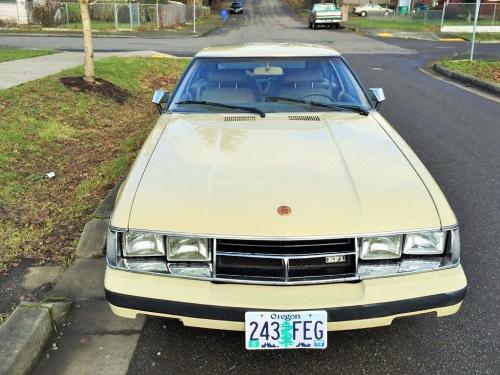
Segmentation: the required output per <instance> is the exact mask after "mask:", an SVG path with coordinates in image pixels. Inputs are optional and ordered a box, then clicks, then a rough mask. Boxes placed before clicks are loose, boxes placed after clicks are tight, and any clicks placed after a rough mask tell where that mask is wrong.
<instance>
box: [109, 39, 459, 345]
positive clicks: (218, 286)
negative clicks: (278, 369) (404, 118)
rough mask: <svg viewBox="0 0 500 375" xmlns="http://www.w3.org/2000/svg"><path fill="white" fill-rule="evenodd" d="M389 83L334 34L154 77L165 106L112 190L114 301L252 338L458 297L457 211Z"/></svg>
mask: <svg viewBox="0 0 500 375" xmlns="http://www.w3.org/2000/svg"><path fill="white" fill-rule="evenodd" d="M384 99H385V96H384V93H383V90H382V89H381V88H372V89H365V88H364V87H363V86H362V85H361V83H360V81H359V79H358V78H357V77H356V76H355V74H354V72H353V70H352V69H351V68H350V67H349V65H348V64H347V61H346V60H345V59H344V58H343V57H342V56H341V55H340V54H339V53H338V52H337V51H335V50H334V49H332V48H329V47H323V46H317V45H311V44H248V45H242V46H227V45H226V46H221V47H208V48H205V49H204V50H203V51H201V52H199V53H198V54H196V55H195V56H194V59H193V60H192V61H191V64H190V65H189V67H188V68H187V71H186V72H185V74H184V75H183V76H182V78H181V80H180V82H179V84H178V85H177V88H176V89H175V91H174V92H173V94H172V95H171V96H170V95H169V94H168V93H167V92H166V91H165V90H158V91H156V92H155V94H154V96H153V102H154V103H155V104H156V105H157V107H158V109H159V111H160V113H161V115H160V118H159V119H158V122H157V124H156V125H155V127H154V128H153V130H152V132H151V134H150V135H149V137H148V139H147V141H146V143H145V144H144V146H143V148H142V150H141V151H140V152H139V155H138V157H137V159H136V161H135V163H134V165H133V166H132V167H131V169H130V172H129V174H128V177H127V178H126V180H125V181H124V183H123V185H122V186H121V189H120V191H119V193H118V196H117V199H116V205H115V208H114V211H113V215H112V217H111V222H110V226H109V232H108V238H107V246H106V248H107V256H106V257H107V264H108V265H107V269H106V276H105V281H104V287H105V293H106V298H107V300H108V302H109V304H110V305H111V309H112V311H113V312H114V313H115V314H117V315H119V316H123V317H128V318H135V317H136V316H139V315H141V314H150V315H155V316H163V317H168V318H174V319H179V320H180V321H182V322H183V323H184V324H185V325H187V326H195V327H203V328H217V329H228V330H241V331H245V337H246V339H245V346H246V348H247V349H252V350H253V349H280V348H290V349H291V348H294V349H295V348H297V349H298V348H309V349H324V348H326V347H327V332H326V331H327V330H329V331H334V330H344V329H355V328H369V327H376V326H385V325H389V324H391V323H392V321H393V320H394V319H399V318H402V317H406V316H412V315H418V314H431V313H434V314H437V316H438V317H441V316H446V315H451V314H454V313H456V312H457V311H458V310H459V308H460V306H461V304H462V300H463V299H464V296H465V291H466V285H467V281H466V278H465V274H464V271H463V269H462V267H461V265H460V241H459V233H458V224H457V219H456V217H455V215H454V213H453V211H452V209H451V208H450V206H449V205H448V202H447V201H446V198H445V196H444V195H443V193H442V192H441V190H440V189H439V187H438V185H437V184H436V182H435V181H434V179H433V178H432V177H431V175H430V173H429V172H428V170H427V169H426V168H425V166H424V165H423V164H422V162H421V161H420V160H419V159H418V157H417V155H416V154H415V153H414V152H413V151H412V150H411V149H410V147H409V146H408V144H406V143H405V141H404V140H403V139H402V138H401V136H400V135H399V134H398V133H397V132H396V130H395V129H394V128H393V127H392V126H391V125H390V124H389V122H388V121H387V120H386V119H385V118H384V117H383V116H382V115H381V114H380V113H379V112H378V110H377V109H378V107H379V105H380V103H381V102H382V101H383V100H384ZM117 121H118V119H117ZM430 121H432V119H431V120H430ZM429 131H430V132H431V131H432V130H429ZM448 323H449V321H448ZM421 328H422V325H421V324H416V325H415V331H418V330H420V329H421ZM441 329H442V330H443V331H445V330H446V329H447V328H446V324H445V325H443V326H442V328H441ZM218 337H220V336H218ZM242 344H243V343H242Z"/></svg>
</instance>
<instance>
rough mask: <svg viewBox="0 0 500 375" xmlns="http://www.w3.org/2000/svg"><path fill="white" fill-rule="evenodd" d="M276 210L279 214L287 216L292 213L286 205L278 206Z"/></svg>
mask: <svg viewBox="0 0 500 375" xmlns="http://www.w3.org/2000/svg"><path fill="white" fill-rule="evenodd" d="M277 211H278V214H279V215H280V216H288V215H290V214H291V213H292V209H291V208H290V207H288V206H279V207H278V209H277Z"/></svg>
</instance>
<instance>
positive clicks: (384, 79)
mask: <svg viewBox="0 0 500 375" xmlns="http://www.w3.org/2000/svg"><path fill="white" fill-rule="evenodd" d="M257 41H258V42H266V41H273V42H314V43H320V44H327V45H331V46H334V47H335V48H337V49H338V50H339V51H340V52H342V53H343V54H345V57H346V58H347V60H348V61H349V62H350V64H351V65H352V66H353V68H354V69H355V71H356V72H357V73H358V74H359V76H360V78H361V80H362V82H363V83H364V84H365V86H367V87H383V88H384V90H385V93H386V96H387V102H386V103H384V104H383V105H382V108H381V112H382V114H383V115H384V116H385V117H386V118H387V119H388V120H389V121H390V122H391V123H392V125H393V126H394V127H395V128H396V129H397V131H398V132H399V133H400V134H401V135H402V136H403V138H404V139H405V140H406V141H407V142H408V143H409V144H410V146H411V147H412V148H413V150H414V151H415V152H416V153H417V155H418V156H419V157H420V158H421V159H422V161H423V162H424V164H425V165H426V166H427V168H428V169H429V170H430V172H431V173H432V175H433V176H434V178H435V179H436V180H437V182H438V184H439V185H440V186H441V188H442V189H443V190H444V192H445V195H446V197H447V198H448V200H449V202H450V204H451V206H452V207H453V209H454V210H455V213H456V215H457V217H458V220H459V223H460V229H461V237H462V264H463V266H464V269H465V273H466V275H467V277H468V283H469V287H468V292H467V297H466V300H465V302H464V304H463V306H462V309H461V311H460V312H459V313H458V314H457V315H454V316H451V317H446V318H440V319H437V318H435V317H433V316H422V317H414V318H409V319H403V320H399V321H395V322H394V323H393V325H392V326H390V327H382V328H376V329H370V330H361V331H347V332H333V333H330V334H329V337H328V343H329V347H328V349H326V350H324V351H260V352H248V351H246V350H245V349H244V334H243V333H241V332H224V331H211V330H203V329H195V328H187V327H183V326H182V325H181V324H180V323H178V322H176V321H171V320H165V319H159V318H147V319H146V322H145V325H144V327H143V328H142V332H141V333H140V336H139V341H138V344H137V347H136V349H135V351H134V353H133V355H132V353H131V355H132V359H131V363H130V367H129V369H128V373H129V374H139V373H141V374H165V373H169V374H178V373H184V374H191V373H195V372H196V373H215V374H222V373H235V374H236V373H238V374H246V373H250V374H260V373H263V374H267V373H274V374H281V373H294V374H309V373H336V374H362V373H367V374H377V373H384V374H414V373H436V374H441V373H442V374H498V373H500V356H499V355H498V353H499V351H500V345H499V336H500V319H499V318H500V317H499V306H500V277H499V275H500V272H499V271H498V269H499V266H500V262H499V260H498V259H499V258H498V246H499V245H498V244H499V243H500V225H499V224H500V223H499V218H500V173H499V171H500V105H499V102H498V99H497V100H492V99H488V98H487V97H484V96H482V95H478V94H476V93H474V92H471V91H467V90H464V89H462V88H460V87H458V86H457V85H453V84H450V83H448V82H445V81H443V80H442V79H436V78H434V77H432V76H430V75H428V74H425V73H424V72H422V71H421V70H420V68H425V66H426V65H427V64H429V63H430V62H431V61H433V60H434V59H437V58H439V57H443V56H453V55H456V54H458V55H462V54H466V53H467V51H468V48H469V44H468V43H443V42H427V41H416V40H402V39H381V38H368V37H363V36H360V35H357V34H355V33H352V32H349V31H346V30H341V31H337V30H331V29H321V30H310V29H308V28H307V25H306V23H305V22H299V21H297V20H296V19H295V18H294V13H293V12H292V11H291V10H290V9H289V8H288V7H287V6H286V5H283V3H280V2H279V1H278V0H247V1H246V3H245V14H244V15H243V16H234V15H231V16H230V20H229V21H228V22H227V23H226V24H225V26H224V27H222V28H221V29H218V30H216V31H214V32H213V33H212V34H211V35H209V36H206V37H202V38H181V39H139V38H114V39H104V38H99V39H95V42H94V43H95V48H96V50H97V51H117V50H119V51H130V50H156V51H160V52H166V53H170V54H177V55H186V56H190V55H192V54H193V53H194V52H196V51H198V50H199V49H201V48H203V47H205V46H210V45H215V44H238V43H245V42H257ZM81 43H82V42H81V39H79V38H71V37H39V38H35V37H15V36H9V37H1V39H0V45H10V46H24V47H39V48H59V49H65V50H80V49H81ZM476 50H477V53H478V54H480V55H482V56H492V57H497V58H498V57H499V56H500V45H498V44H496V45H494V44H491V45H486V44H481V45H479V46H478V47H477V48H476ZM237 298H240V297H239V296H238V297H237ZM243 298H244V297H243ZM120 354H124V353H120ZM124 360H125V359H124ZM50 368H51V367H50V366H46V367H45V368H43V366H42V369H41V370H40V373H47V374H48V373H51V371H50ZM103 373H106V372H103Z"/></svg>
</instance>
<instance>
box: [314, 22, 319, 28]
mask: <svg viewBox="0 0 500 375" xmlns="http://www.w3.org/2000/svg"><path fill="white" fill-rule="evenodd" d="M317 28H318V25H317V24H316V22H313V29H314V30H316V29H317Z"/></svg>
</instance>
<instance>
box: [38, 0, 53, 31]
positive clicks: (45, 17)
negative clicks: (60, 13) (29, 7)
mask: <svg viewBox="0 0 500 375" xmlns="http://www.w3.org/2000/svg"><path fill="white" fill-rule="evenodd" d="M58 8H59V6H58V5H56V4H55V3H54V2H52V1H47V2H46V3H45V4H43V5H42V4H38V3H36V4H35V6H34V7H33V22H34V23H36V24H39V25H42V26H43V27H53V26H54V25H55V23H56V22H55V20H56V12H57V9H58Z"/></svg>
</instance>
